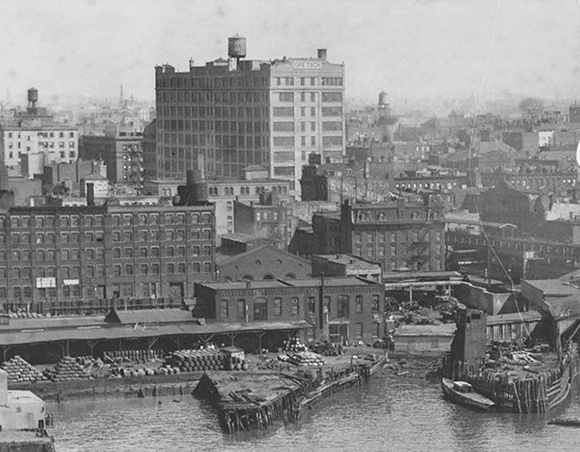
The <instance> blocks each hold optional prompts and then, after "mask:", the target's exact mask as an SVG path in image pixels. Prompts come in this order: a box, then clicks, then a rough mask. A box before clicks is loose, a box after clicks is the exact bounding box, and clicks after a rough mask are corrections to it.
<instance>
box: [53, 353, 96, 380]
mask: <svg viewBox="0 0 580 452" xmlns="http://www.w3.org/2000/svg"><path fill="white" fill-rule="evenodd" d="M44 374H45V375H46V376H47V377H48V378H49V379H50V380H52V381H73V380H83V379H87V378H90V375H89V373H88V372H87V371H86V370H85V369H84V368H83V366H81V365H80V364H79V363H78V362H77V360H76V359H75V358H71V357H70V356H65V357H64V358H62V359H61V360H60V361H59V362H58V363H56V365H55V366H54V369H46V370H45V371H44Z"/></svg>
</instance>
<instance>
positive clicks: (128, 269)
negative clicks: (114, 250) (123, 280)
mask: <svg viewBox="0 0 580 452" xmlns="http://www.w3.org/2000/svg"><path fill="white" fill-rule="evenodd" d="M125 274H126V275H132V274H133V265H132V264H127V265H125Z"/></svg>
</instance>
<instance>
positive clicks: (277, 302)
mask: <svg viewBox="0 0 580 452" xmlns="http://www.w3.org/2000/svg"><path fill="white" fill-rule="evenodd" d="M274 315H282V299H281V298H274Z"/></svg>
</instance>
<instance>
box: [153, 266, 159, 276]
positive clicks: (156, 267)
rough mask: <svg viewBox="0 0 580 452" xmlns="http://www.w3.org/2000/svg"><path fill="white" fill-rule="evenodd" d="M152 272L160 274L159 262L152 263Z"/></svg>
mask: <svg viewBox="0 0 580 452" xmlns="http://www.w3.org/2000/svg"><path fill="white" fill-rule="evenodd" d="M151 273H152V274H154V275H158V274H159V264H151Z"/></svg>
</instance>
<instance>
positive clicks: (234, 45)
mask: <svg viewBox="0 0 580 452" xmlns="http://www.w3.org/2000/svg"><path fill="white" fill-rule="evenodd" d="M228 57H229V67H230V70H236V69H237V68H238V63H239V61H240V58H245V57H246V38H244V37H242V36H240V35H239V34H237V33H236V35H235V36H232V37H230V38H228Z"/></svg>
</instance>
